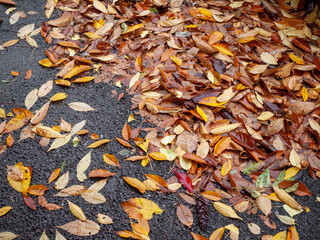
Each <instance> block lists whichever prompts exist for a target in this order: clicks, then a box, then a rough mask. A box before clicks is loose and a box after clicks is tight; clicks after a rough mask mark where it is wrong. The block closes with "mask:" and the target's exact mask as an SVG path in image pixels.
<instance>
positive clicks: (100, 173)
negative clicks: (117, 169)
mask: <svg viewBox="0 0 320 240" xmlns="http://www.w3.org/2000/svg"><path fill="white" fill-rule="evenodd" d="M114 175H116V173H113V172H110V171H108V170H106V169H95V170H92V171H91V172H90V173H89V174H88V176H89V177H99V178H106V177H111V176H114Z"/></svg>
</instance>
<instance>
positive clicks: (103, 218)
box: [97, 213, 113, 225]
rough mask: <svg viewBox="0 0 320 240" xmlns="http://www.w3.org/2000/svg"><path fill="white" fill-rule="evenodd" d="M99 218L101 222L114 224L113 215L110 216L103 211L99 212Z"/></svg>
mask: <svg viewBox="0 0 320 240" xmlns="http://www.w3.org/2000/svg"><path fill="white" fill-rule="evenodd" d="M97 220H98V222H99V223H101V224H106V225H108V224H113V221H112V219H111V217H109V216H108V215H105V214H102V213H98V218H97Z"/></svg>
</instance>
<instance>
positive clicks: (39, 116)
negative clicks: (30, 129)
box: [30, 101, 50, 125]
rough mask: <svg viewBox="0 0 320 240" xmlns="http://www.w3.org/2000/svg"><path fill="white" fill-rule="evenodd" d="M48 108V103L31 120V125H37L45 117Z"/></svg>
mask: <svg viewBox="0 0 320 240" xmlns="http://www.w3.org/2000/svg"><path fill="white" fill-rule="evenodd" d="M49 106H50V101H49V102H47V103H46V104H44V105H43V106H42V107H41V108H40V109H39V110H38V111H37V112H36V114H35V115H34V116H33V117H32V118H31V121H30V122H31V124H34V125H35V124H38V123H39V122H41V121H42V119H43V118H44V117H45V116H46V115H47V113H48V110H49Z"/></svg>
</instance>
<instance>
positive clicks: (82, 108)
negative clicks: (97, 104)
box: [67, 102, 97, 112]
mask: <svg viewBox="0 0 320 240" xmlns="http://www.w3.org/2000/svg"><path fill="white" fill-rule="evenodd" d="M67 105H68V106H69V107H70V108H72V109H73V110H75V111H78V112H88V111H97V110H96V109H94V108H92V107H90V106H89V105H88V104H86V103H84V102H73V103H69V104H67Z"/></svg>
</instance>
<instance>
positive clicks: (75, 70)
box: [63, 65, 92, 79]
mask: <svg viewBox="0 0 320 240" xmlns="http://www.w3.org/2000/svg"><path fill="white" fill-rule="evenodd" d="M90 69H92V67H90V66H87V65H80V66H76V67H74V68H72V69H71V70H70V71H69V72H68V73H67V74H66V75H64V77H63V79H67V78H72V77H73V76H76V75H78V74H80V73H82V72H85V71H88V70H90Z"/></svg>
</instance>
